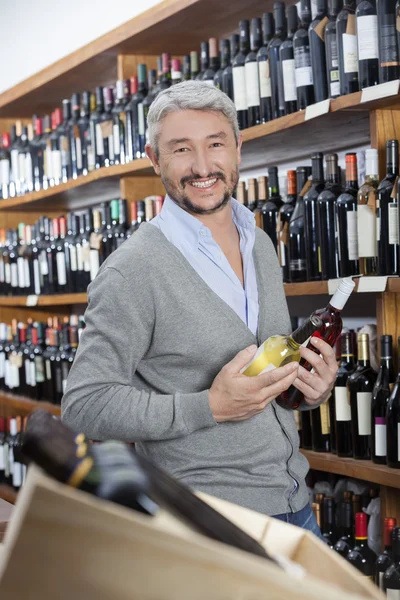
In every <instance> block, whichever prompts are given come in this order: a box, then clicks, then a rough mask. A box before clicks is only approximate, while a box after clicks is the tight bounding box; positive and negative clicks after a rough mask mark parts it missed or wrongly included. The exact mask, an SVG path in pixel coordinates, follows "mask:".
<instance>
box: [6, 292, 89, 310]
mask: <svg viewBox="0 0 400 600" xmlns="http://www.w3.org/2000/svg"><path fill="white" fill-rule="evenodd" d="M37 298H38V301H37V304H36V305H35V306H67V305H69V304H86V303H87V294H86V293H81V294H55V295H54V296H38V297H37ZM26 301H27V296H0V306H26V305H27V304H26ZM32 308H34V307H32Z"/></svg>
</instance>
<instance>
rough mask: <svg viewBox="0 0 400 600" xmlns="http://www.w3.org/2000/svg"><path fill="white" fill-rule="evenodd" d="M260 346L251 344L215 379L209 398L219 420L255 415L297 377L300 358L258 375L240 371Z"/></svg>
mask: <svg viewBox="0 0 400 600" xmlns="http://www.w3.org/2000/svg"><path fill="white" fill-rule="evenodd" d="M256 350H257V347H256V346H250V347H249V348H246V349H245V350H242V351H241V352H239V353H238V354H237V355H236V356H235V358H233V359H232V360H231V361H230V362H229V363H228V364H226V365H225V366H224V367H223V368H222V369H221V371H220V372H219V373H218V375H217V376H216V378H215V379H214V381H213V384H212V386H211V388H210V392H209V402H210V408H211V411H212V413H213V416H214V419H215V420H216V421H217V422H219V423H222V422H223V421H245V420H246V419H250V418H251V417H254V416H255V415H257V414H258V413H260V412H262V411H263V410H264V409H265V407H266V406H267V404H269V403H270V402H271V401H272V400H274V398H276V396H279V394H280V393H281V392H283V391H284V390H287V389H288V388H289V387H290V386H291V385H292V383H293V382H294V381H295V379H296V377H297V371H298V368H299V363H297V362H292V363H289V364H287V365H285V366H284V367H280V368H278V369H274V370H273V371H269V372H268V373H264V374H263V375H257V376H256V377H248V376H247V375H243V374H242V373H240V371H241V369H243V367H245V366H246V365H247V364H248V363H249V362H250V361H251V359H252V358H253V356H254V355H255V353H256Z"/></svg>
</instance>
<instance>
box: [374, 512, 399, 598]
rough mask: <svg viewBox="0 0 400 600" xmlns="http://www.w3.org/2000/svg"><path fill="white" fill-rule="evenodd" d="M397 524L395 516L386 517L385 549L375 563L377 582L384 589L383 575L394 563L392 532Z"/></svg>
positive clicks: (384, 525)
mask: <svg viewBox="0 0 400 600" xmlns="http://www.w3.org/2000/svg"><path fill="white" fill-rule="evenodd" d="M396 525H397V520H396V519H395V518H394V517H386V518H385V520H384V522H383V543H384V545H385V549H384V551H383V552H382V554H380V555H379V556H378V558H377V560H376V563H375V583H376V585H377V586H378V587H379V589H380V590H382V591H383V576H384V574H385V572H386V571H387V570H388V568H389V567H390V566H391V565H392V564H393V553H392V533H393V529H394V528H395V527H396Z"/></svg>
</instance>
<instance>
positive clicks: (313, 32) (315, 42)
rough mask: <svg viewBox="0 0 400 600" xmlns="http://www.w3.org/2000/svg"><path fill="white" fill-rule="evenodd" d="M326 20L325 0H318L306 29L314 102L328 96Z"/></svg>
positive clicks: (326, 8)
mask: <svg viewBox="0 0 400 600" xmlns="http://www.w3.org/2000/svg"><path fill="white" fill-rule="evenodd" d="M328 20H329V19H328V7H327V0H318V1H317V14H316V16H315V19H313V21H312V22H311V25H310V27H309V31H308V34H309V37H310V52H311V67H312V78H313V83H314V95H315V102H322V100H326V98H328V80H327V76H326V49H325V27H326V26H327V24H328Z"/></svg>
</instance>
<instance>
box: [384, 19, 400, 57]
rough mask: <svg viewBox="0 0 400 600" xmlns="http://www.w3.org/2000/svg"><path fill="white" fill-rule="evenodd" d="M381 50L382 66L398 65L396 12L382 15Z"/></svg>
mask: <svg viewBox="0 0 400 600" xmlns="http://www.w3.org/2000/svg"><path fill="white" fill-rule="evenodd" d="M379 39H380V44H379V51H380V57H379V58H380V63H381V67H396V66H397V65H398V64H399V55H398V49H397V37H396V16H395V14H394V13H391V14H385V15H382V23H380V27H379Z"/></svg>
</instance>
